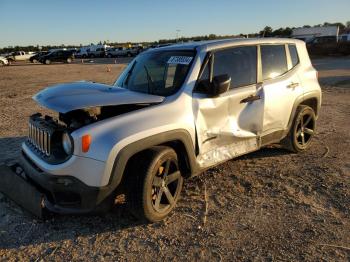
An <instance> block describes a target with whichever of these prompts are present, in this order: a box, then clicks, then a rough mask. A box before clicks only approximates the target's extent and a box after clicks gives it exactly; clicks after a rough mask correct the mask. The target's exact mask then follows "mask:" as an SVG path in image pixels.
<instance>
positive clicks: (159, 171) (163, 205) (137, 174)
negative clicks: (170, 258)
mask: <svg viewBox="0 0 350 262" xmlns="http://www.w3.org/2000/svg"><path fill="white" fill-rule="evenodd" d="M127 179H128V182H127V188H128V189H127V203H128V205H129V207H130V209H131V212H132V213H133V214H134V215H135V216H136V217H137V218H139V219H140V220H142V221H147V222H158V221H161V220H163V219H164V218H165V217H166V216H167V215H168V214H169V213H170V212H171V211H172V210H173V209H174V207H175V205H176V202H177V201H178V199H179V197H180V193H181V189H182V184H183V177H182V175H181V172H180V170H179V165H178V159H177V155H176V153H175V151H174V150H173V149H171V148H169V147H165V146H156V147H152V148H151V149H149V150H147V151H146V152H144V153H143V154H142V155H140V156H138V157H136V158H135V159H134V160H133V163H131V165H130V169H129V172H128V178H127Z"/></svg>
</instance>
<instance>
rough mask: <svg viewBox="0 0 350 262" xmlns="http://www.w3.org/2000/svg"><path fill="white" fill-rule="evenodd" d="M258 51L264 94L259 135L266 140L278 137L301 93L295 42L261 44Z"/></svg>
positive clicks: (284, 128)
mask: <svg viewBox="0 0 350 262" xmlns="http://www.w3.org/2000/svg"><path fill="white" fill-rule="evenodd" d="M260 54H261V68H262V69H261V70H262V72H261V78H262V86H263V92H264V95H265V106H264V120H263V128H262V129H263V130H262V136H265V138H267V141H265V142H266V143H268V142H271V141H272V140H278V139H279V138H281V136H282V135H283V132H284V130H286V129H287V126H288V122H289V118H290V115H291V112H292V109H293V105H294V101H295V100H296V98H297V97H299V96H301V95H303V88H302V86H301V84H300V80H299V77H298V69H299V67H298V65H299V58H298V54H297V51H296V47H295V45H285V44H277V45H275V44H274V45H261V46H260ZM290 54H291V55H290ZM263 140H264V139H263ZM265 142H264V141H263V143H265Z"/></svg>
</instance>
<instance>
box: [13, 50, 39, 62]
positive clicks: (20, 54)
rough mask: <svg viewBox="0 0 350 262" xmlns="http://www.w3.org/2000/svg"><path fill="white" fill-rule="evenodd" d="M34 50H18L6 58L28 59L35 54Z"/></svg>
mask: <svg viewBox="0 0 350 262" xmlns="http://www.w3.org/2000/svg"><path fill="white" fill-rule="evenodd" d="M34 55H35V53H34V52H27V53H26V52H24V51H16V52H13V53H11V54H10V55H8V56H7V57H6V58H7V60H8V61H26V60H29V59H30V58H31V57H32V56H34Z"/></svg>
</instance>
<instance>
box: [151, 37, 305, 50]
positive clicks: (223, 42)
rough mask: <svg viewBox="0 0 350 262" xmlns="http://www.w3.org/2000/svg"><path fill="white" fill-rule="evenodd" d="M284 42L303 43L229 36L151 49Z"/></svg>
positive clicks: (203, 48)
mask: <svg viewBox="0 0 350 262" xmlns="http://www.w3.org/2000/svg"><path fill="white" fill-rule="evenodd" d="M278 43H281V44H285V43H294V44H296V43H303V41H300V40H296V39H290V38H273V37H265V38H248V39H247V38H231V39H219V40H209V41H198V42H188V43H181V44H174V45H170V46H165V47H159V48H155V49H152V50H175V49H176V50H193V49H197V50H204V51H210V50H212V49H217V48H225V47H230V46H236V45H237V46H238V45H254V44H278Z"/></svg>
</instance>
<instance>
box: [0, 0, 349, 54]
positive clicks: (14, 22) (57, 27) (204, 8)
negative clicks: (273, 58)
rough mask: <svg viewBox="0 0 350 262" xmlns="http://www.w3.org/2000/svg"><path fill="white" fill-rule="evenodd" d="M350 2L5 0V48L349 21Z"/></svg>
mask: <svg viewBox="0 0 350 262" xmlns="http://www.w3.org/2000/svg"><path fill="white" fill-rule="evenodd" d="M349 10H350V0H332V1H329V0H292V1H285V0H244V1H234V0H215V1H214V0H211V1H210V0H172V1H170V0H169V1H168V0H153V1H152V0H148V1H147V0H145V1H141V0H130V1H127V0H124V1H118V0H115V1H112V0H103V1H97V0H94V1H91V0H75V1H73V0H57V1H53V0H46V1H43V0H31V1H29V0H0V48H1V47H7V46H16V45H20V46H21V45H61V44H65V45H68V44H74V45H79V44H83V45H87V44H90V43H97V42H99V41H105V40H106V41H110V42H128V41H130V42H143V41H157V40H159V39H169V38H175V37H176V34H177V31H176V30H180V31H179V32H178V35H179V36H184V37H187V36H198V35H207V34H216V35H232V34H240V33H243V34H247V33H254V32H259V31H260V30H261V29H262V28H264V27H265V26H266V25H269V26H271V27H272V28H274V29H277V28H279V27H286V26H289V27H293V26H294V27H298V26H303V25H305V24H308V25H315V24H320V23H324V22H342V23H345V22H346V21H349V20H350V13H349Z"/></svg>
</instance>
